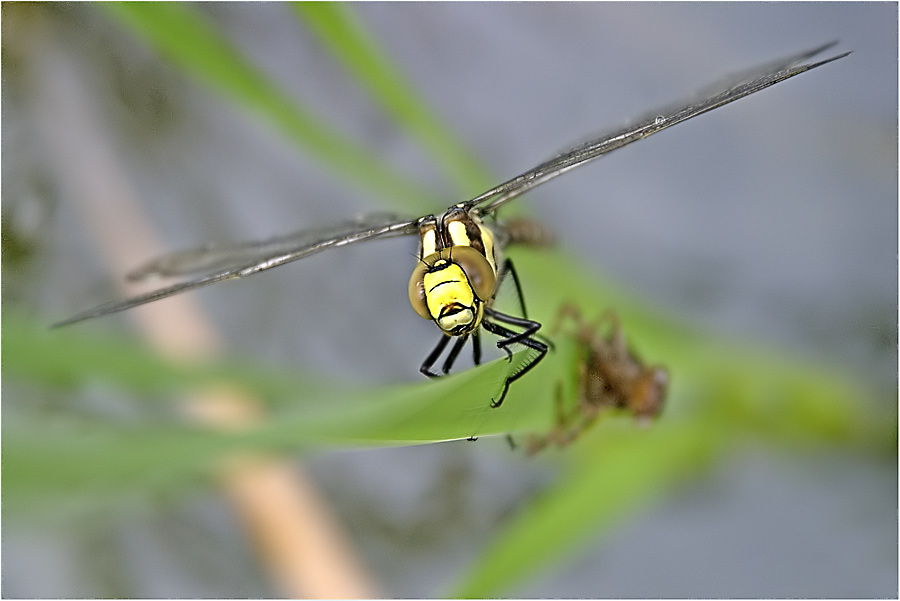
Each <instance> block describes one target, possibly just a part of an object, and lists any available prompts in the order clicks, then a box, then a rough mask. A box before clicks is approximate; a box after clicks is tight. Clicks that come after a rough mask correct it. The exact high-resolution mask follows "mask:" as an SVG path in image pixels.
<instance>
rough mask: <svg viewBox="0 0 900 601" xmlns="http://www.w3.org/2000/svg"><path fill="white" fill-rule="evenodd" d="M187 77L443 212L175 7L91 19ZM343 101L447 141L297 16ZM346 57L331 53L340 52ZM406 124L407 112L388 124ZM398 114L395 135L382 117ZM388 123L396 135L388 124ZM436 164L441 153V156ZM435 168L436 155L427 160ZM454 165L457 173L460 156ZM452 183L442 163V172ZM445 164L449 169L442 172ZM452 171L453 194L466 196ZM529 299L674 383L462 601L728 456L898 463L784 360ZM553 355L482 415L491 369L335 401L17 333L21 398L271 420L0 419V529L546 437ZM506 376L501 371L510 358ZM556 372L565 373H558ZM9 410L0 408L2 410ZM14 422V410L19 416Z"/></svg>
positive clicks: (878, 429) (562, 356) (664, 319)
mask: <svg viewBox="0 0 900 601" xmlns="http://www.w3.org/2000/svg"><path fill="white" fill-rule="evenodd" d="M104 6H105V7H106V8H107V10H109V11H111V12H112V13H113V14H115V15H117V16H118V17H119V18H120V19H121V20H122V21H123V22H125V23H127V24H128V25H129V26H130V27H132V29H133V30H134V31H136V32H138V33H139V34H140V35H141V36H143V37H144V38H145V39H147V40H148V41H149V42H150V44H151V45H152V46H153V47H155V48H156V49H157V50H159V51H160V52H161V53H162V54H163V55H165V56H166V57H167V58H168V59H169V60H171V61H172V62H173V63H174V64H176V65H178V66H179V67H180V68H182V69H183V70H184V71H185V72H186V73H188V74H189V75H191V76H192V77H194V78H196V79H198V80H200V81H202V82H203V83H205V84H206V85H208V86H210V87H211V88H212V89H213V90H215V91H217V92H218V93H220V94H222V96H223V97H225V98H229V99H231V100H233V101H235V102H236V103H237V104H238V105H240V106H243V107H244V108H246V109H249V110H250V111H251V112H254V113H256V114H258V115H260V116H261V117H263V118H264V119H266V120H267V121H269V122H270V124H272V125H274V126H275V127H276V128H277V129H278V130H279V131H280V132H282V133H284V134H285V135H286V136H287V137H288V138H289V139H292V140H293V141H294V142H296V143H297V144H298V146H300V147H301V148H303V149H304V150H305V151H306V152H308V153H310V155H311V156H313V157H315V158H317V159H318V160H320V161H321V162H322V163H323V164H325V165H327V166H328V167H329V168H330V169H331V170H332V171H334V172H335V173H338V174H341V175H343V176H345V177H347V178H349V179H352V180H353V181H354V182H356V183H357V184H358V185H362V186H364V187H365V188H366V189H368V190H371V191H373V192H375V193H378V194H380V195H381V196H382V197H385V198H390V200H391V201H392V202H403V203H405V204H406V206H407V207H409V208H410V209H411V210H413V209H415V210H420V209H421V210H422V211H423V212H424V211H431V210H434V209H435V208H439V207H440V206H441V204H440V201H438V200H437V199H434V198H432V197H431V195H430V194H429V193H428V192H427V191H424V190H421V189H418V188H417V186H416V185H415V184H411V183H409V181H408V180H406V178H403V177H400V176H396V175H394V174H393V173H392V172H391V171H390V170H389V169H388V168H387V167H386V166H385V165H383V164H382V163H381V161H380V160H379V159H378V158H377V154H375V153H371V152H367V151H366V150H364V149H361V148H359V147H358V146H356V145H355V144H352V143H350V142H347V141H345V140H343V138H342V137H341V136H340V135H338V134H337V133H336V132H335V131H334V130H333V129H332V128H329V127H328V126H326V125H325V124H324V122H323V121H322V120H321V119H319V118H318V117H316V116H314V115H312V114H310V112H309V111H308V110H306V109H304V108H303V107H302V105H300V104H299V103H298V102H297V101H296V100H295V99H292V98H289V97H288V95H287V94H285V93H284V92H283V91H282V90H280V89H279V88H278V87H277V86H276V85H275V84H274V83H273V82H271V81H270V80H269V79H268V78H267V77H266V76H265V75H264V74H262V73H261V72H260V71H259V70H258V69H257V68H256V67H254V66H253V65H251V64H250V62H249V61H247V60H246V59H245V58H244V57H243V55H242V54H241V53H240V52H239V51H238V50H237V49H235V48H234V47H233V45H232V44H231V43H230V42H228V41H227V40H226V39H225V38H224V37H223V36H222V35H221V34H220V33H219V32H218V31H216V30H215V28H214V27H213V26H212V25H211V24H210V23H209V22H208V20H207V19H206V18H205V17H203V16H202V14H201V13H200V12H199V11H198V10H197V9H196V8H195V7H193V6H191V5H184V4H168V3H165V4H150V3H129V4H116V5H104ZM298 10H299V11H300V12H302V13H304V16H305V17H306V18H307V20H308V22H310V24H311V26H312V27H314V29H315V30H316V31H317V33H318V35H319V36H320V37H321V39H322V40H323V41H324V42H325V43H326V45H327V46H328V47H329V48H330V49H331V50H332V52H335V53H336V55H337V57H336V58H337V59H338V60H339V61H341V62H342V63H343V64H344V65H345V67H346V68H347V70H348V72H349V73H350V74H351V75H352V76H353V77H355V78H356V79H357V80H358V83H359V85H360V86H363V87H365V88H367V89H370V90H371V91H372V94H373V96H374V97H376V98H377V99H378V101H379V102H380V103H381V104H382V106H383V107H384V108H385V110H387V111H388V112H389V113H391V114H393V115H394V118H395V119H398V122H402V123H403V124H404V125H403V126H404V127H406V128H407V129H409V130H410V131H412V132H416V133H415V135H416V136H417V137H419V138H420V139H422V140H426V139H427V140H429V141H428V142H427V145H429V146H430V147H433V146H434V145H435V144H437V143H439V140H440V138H441V136H442V135H444V134H446V131H445V130H444V132H443V134H442V133H441V132H442V128H441V127H440V126H435V122H434V121H433V120H432V118H431V117H430V116H428V115H427V111H426V110H425V109H424V106H423V105H422V103H421V101H420V100H418V99H417V98H415V96H414V95H413V94H412V93H410V92H409V89H408V86H406V85H405V84H402V85H403V86H404V87H403V93H398V94H393V93H392V91H391V90H386V89H385V86H388V85H389V84H390V83H391V82H393V83H396V82H398V81H401V80H400V76H399V75H398V73H399V72H398V71H397V70H396V69H394V68H392V67H391V66H390V63H389V62H388V61H387V59H386V58H385V57H384V56H383V55H382V54H381V53H380V51H378V50H377V49H375V45H374V43H373V42H372V41H371V40H369V39H368V37H367V35H366V34H365V33H364V32H363V31H361V28H360V27H359V25H358V24H357V23H355V22H353V21H352V19H351V18H350V17H349V15H348V14H347V12H346V11H345V10H344V8H343V7H333V6H328V7H316V6H312V7H301V8H300V9H298ZM344 44H346V46H344ZM404 107H405V108H404ZM404 111H407V112H409V113H411V116H410V117H408V118H404V117H401V116H400V114H399V113H402V112H404ZM402 119H406V120H405V121H403V120H402ZM445 142H446V143H447V144H448V145H450V146H454V145H456V144H458V143H457V142H456V141H454V140H452V139H450V138H449V137H446V138H445ZM432 152H435V148H432ZM460 156H464V155H460ZM441 160H442V161H443V164H445V165H447V164H450V161H451V159H450V158H443V159H441ZM452 160H457V159H452ZM464 165H465V161H462V160H460V161H459V163H458V164H457V166H456V167H453V170H454V178H455V179H456V180H457V181H459V182H461V185H466V186H469V185H471V184H469V183H468V182H467V181H465V180H466V178H469V177H471V178H472V181H474V179H475V178H476V177H480V175H478V174H477V173H476V171H475V170H470V168H469V167H465V166H464ZM511 254H512V255H513V257H514V258H515V260H516V264H517V268H518V271H519V273H520V274H522V276H523V277H524V279H527V280H528V283H529V288H528V302H529V306H530V308H531V313H532V316H533V317H535V318H537V319H538V320H540V321H542V322H543V323H545V324H551V323H552V322H553V320H554V318H555V315H556V311H557V310H558V307H559V305H560V304H561V303H562V302H565V301H574V302H576V303H577V304H578V305H579V306H580V307H581V308H582V310H583V311H584V312H585V314H586V315H587V316H588V317H592V316H594V315H595V314H600V313H602V312H603V311H604V310H606V309H607V308H611V307H612V308H615V309H616V311H617V312H618V313H619V315H620V317H621V318H622V322H623V326H624V328H625V331H626V333H627V335H628V336H629V339H630V340H631V341H632V343H633V344H634V346H635V347H636V349H637V350H638V351H639V353H640V354H641V355H642V356H643V357H645V358H646V359H647V360H648V361H649V362H653V363H662V364H665V365H666V366H667V367H668V368H669V370H670V373H671V375H672V388H671V394H670V399H669V403H668V406H667V409H666V412H665V414H664V415H663V418H662V419H661V421H660V422H658V423H657V424H656V425H655V426H654V427H652V428H650V429H649V430H647V431H637V430H636V429H635V428H634V427H633V426H632V425H631V424H630V422H628V421H627V420H624V421H623V420H619V421H610V422H609V423H601V424H599V425H598V427H597V429H596V430H595V431H594V432H592V433H589V434H588V435H586V436H585V437H584V439H583V440H581V441H579V443H578V444H576V445H574V446H573V447H572V448H571V449H569V450H567V452H566V453H559V454H558V455H559V456H560V457H561V458H564V459H565V460H566V464H565V468H566V471H565V472H564V474H563V476H562V477H561V479H560V480H559V482H558V483H557V485H556V486H554V487H551V488H548V489H547V490H546V492H545V494H544V495H542V496H541V497H540V498H539V499H537V500H535V501H534V502H533V503H529V504H528V505H526V507H525V508H524V509H523V511H522V512H521V513H520V514H519V515H518V516H517V517H515V518H514V519H513V520H511V522H510V523H509V524H508V525H507V526H506V527H504V529H503V530H502V531H501V532H500V533H499V535H498V537H497V539H496V540H495V541H493V542H492V543H491V544H489V545H488V547H487V548H486V549H485V551H484V554H483V556H482V557H480V558H478V559H477V560H476V562H475V563H474V567H473V568H472V571H471V572H470V573H469V574H467V575H465V576H464V577H463V578H462V579H461V581H462V584H461V587H460V589H459V592H460V593H461V594H462V595H464V596H481V595H493V594H498V593H499V592H502V591H505V590H508V589H509V588H510V587H512V586H515V585H517V584H519V583H521V581H522V579H523V578H525V577H527V576H530V575H532V574H534V573H535V571H536V570H537V569H538V568H540V567H543V566H545V565H546V564H547V563H548V562H549V561H552V560H556V559H558V558H559V557H560V556H561V555H562V554H563V553H565V552H570V551H571V549H573V548H576V547H577V544H578V543H579V542H583V541H584V540H585V538H586V536H587V535H588V533H595V532H596V531H597V530H598V529H603V528H609V527H610V525H611V524H613V523H614V522H615V521H616V520H617V519H619V518H621V516H623V515H624V514H625V512H627V511H633V509H634V508H635V507H639V506H641V505H642V504H645V503H646V502H648V500H649V499H650V498H652V497H653V496H654V495H655V494H657V493H659V492H660V491H664V490H665V489H666V488H670V487H672V486H674V485H675V484H677V483H678V482H679V481H683V480H684V479H685V478H686V477H688V476H689V475H690V474H691V473H694V472H696V471H697V470H699V469H702V468H703V467H704V466H706V465H708V463H709V461H710V459H712V458H714V457H716V456H718V455H719V454H720V452H721V450H722V449H725V448H727V446H728V445H730V444H734V443H736V442H740V441H742V440H756V441H762V442H764V443H767V444H771V443H773V442H777V443H778V444H782V445H797V444H799V445H808V444H833V443H835V442H840V443H845V444H852V445H855V446H857V447H860V448H865V449H871V450H875V451H877V452H884V453H894V454H895V453H896V421H897V417H896V411H895V410H894V411H893V412H892V413H889V414H888V415H881V414H879V413H878V412H877V411H875V410H874V409H873V407H872V405H871V402H870V401H871V400H872V399H871V398H870V396H871V393H870V392H868V390H867V389H866V387H865V386H863V385H861V384H860V383H858V382H856V381H854V380H853V379H852V378H851V377H849V376H848V375H844V374H841V373H840V372H839V371H836V370H834V369H831V368H829V367H827V366H819V365H815V364H810V363H809V362H805V361H801V360H798V359H797V358H796V357H791V356H787V355H786V354H784V353H776V352H772V351H771V350H769V349H757V348H753V347H751V346H749V345H747V344H745V343H734V342H727V341H721V340H719V339H717V338H714V337H712V336H709V335H706V334H704V333H702V332H698V331H697V330H696V329H695V328H693V327H689V326H687V325H686V324H683V323H678V322H677V321H676V320H673V319H672V318H671V317H669V316H667V315H665V313H664V312H662V311H659V310H658V309H656V308H654V307H652V306H648V305H647V304H646V303H644V302H642V301H641V300H640V299H636V298H634V297H633V295H630V294H628V293H626V292H624V291H623V290H620V289H617V288H616V287H615V286H614V285H613V284H612V283H611V282H609V281H603V282H601V280H600V278H598V277H597V276H596V274H594V273H592V272H590V271H589V270H587V269H584V268H583V267H582V266H581V265H580V264H579V262H578V261H577V260H575V259H573V258H572V257H571V256H568V255H566V254H565V253H563V252H536V251H531V250H512V252H511ZM567 343H568V342H567V341H566V340H564V339H558V340H557V341H556V344H557V350H558V352H554V353H551V354H550V356H548V358H547V359H546V360H545V362H544V363H543V364H542V365H541V366H540V367H539V368H538V369H536V370H535V371H534V372H533V373H532V374H529V376H528V378H526V381H525V382H522V383H518V384H515V385H514V386H513V388H512V390H511V392H510V396H509V398H508V399H507V401H506V403H505V404H504V405H503V407H502V408H501V409H497V410H492V409H490V408H489V407H488V403H489V399H490V398H492V397H493V396H494V395H495V394H496V392H497V391H498V389H499V386H500V385H501V384H502V381H503V378H504V377H505V375H506V373H507V370H508V368H509V365H508V364H507V363H506V362H505V360H503V359H501V360H498V361H494V362H491V363H489V364H486V365H484V366H482V367H480V368H477V369H472V370H468V371H465V372H462V373H459V374H456V375H454V376H451V377H447V378H442V379H440V380H438V381H421V382H419V383H416V384H410V385H403V386H390V387H382V388H378V389H374V390H371V389H369V390H365V391H359V390H352V389H347V388H346V387H343V386H340V385H339V384H337V383H332V382H323V381H320V380H319V379H317V378H311V377H305V376H300V375H297V374H295V373H290V374H273V373H272V372H271V371H270V370H262V369H258V368H254V367H252V366H240V365H233V364H232V365H229V366H224V365H217V366H188V367H185V366H174V365H171V364H170V363H169V362H167V361H164V360H160V359H159V358H157V357H155V356H153V355H152V354H150V353H147V352H146V351H145V350H143V349H141V348H140V347H139V346H137V345H135V344H133V343H129V342H122V341H110V340H104V339H99V338H89V337H88V336H86V335H83V334H81V333H79V334H75V333H69V332H66V333H65V335H63V334H62V333H60V332H53V333H48V332H46V331H42V328H39V327H38V326H35V325H34V324H29V323H27V322H24V321H15V320H10V319H8V316H7V318H5V319H4V323H3V350H4V351H5V353H6V354H5V361H4V376H6V377H9V376H12V377H14V378H17V379H19V380H22V381H24V382H27V383H29V385H32V386H36V385H45V386H46V385H50V386H60V385H75V384H78V383H81V382H88V381H94V380H92V378H98V379H100V380H102V381H104V382H108V383H112V384H113V385H114V386H118V387H121V388H123V389H125V390H132V391H138V392H146V391H151V392H163V391H165V392H168V391H180V390H185V389H187V390H191V389H200V388H202V387H203V386H207V385H210V384H216V385H219V384H221V383H223V382H224V383H227V384H229V385H233V386H238V387H239V388H241V389H245V390H249V391H253V392H256V393H257V394H259V395H261V396H263V397H265V398H266V399H267V401H268V402H269V406H270V407H271V408H272V412H271V414H270V415H269V416H268V417H267V418H266V419H265V421H263V422H262V423H260V424H259V425H258V426H256V427H255V428H253V429H252V430H248V431H245V432H241V433H224V432H212V431H209V430H208V429H202V428H199V427H195V426H190V425H187V424H181V423H174V422H173V423H157V424H146V423H139V424H135V423H119V422H114V421H112V420H109V421H98V420H96V419H91V420H88V419H85V418H84V417H75V416H68V417H66V418H64V419H46V416H41V415H37V416H27V417H23V416H22V415H20V410H19V408H18V407H17V409H16V411H12V412H10V411H8V410H7V411H5V415H4V417H6V418H7V419H6V420H4V425H3V428H4V432H3V434H4V437H3V458H4V466H3V467H4V473H3V483H4V484H5V485H6V488H5V491H4V501H5V502H6V506H5V507H6V510H7V512H6V513H5V515H7V514H12V515H18V514H20V513H25V512H26V511H29V510H32V509H35V508H36V507H39V506H41V507H44V508H45V509H46V508H52V507H60V506H63V505H67V504H68V505H69V506H72V504H74V505H76V506H78V507H80V508H83V507H91V506H93V505H94V504H95V503H98V504H99V503H101V502H104V501H106V500H107V499H109V498H119V499H127V498H135V497H136V496H139V493H140V492H144V491H147V490H158V489H160V488H167V487H178V486H184V485H185V484H186V483H189V482H194V481H197V480H203V479H205V478H208V477H209V476H211V475H212V474H214V473H215V470H216V469H217V466H219V465H220V463H219V462H220V460H221V459H222V458H223V457H226V456H228V454H229V453H231V452H236V451H239V450H241V451H246V450H251V449H253V450H263V451H265V450H268V451H279V452H284V451H297V450H302V449H304V448H306V447H308V446H311V445H315V446H316V447H317V448H319V447H322V446H328V445H335V446H338V445H341V446H343V445H378V444H416V443H421V442H428V441H435V440H444V439H450V438H461V437H467V436H470V435H472V434H481V435H484V434H491V433H504V432H528V431H535V430H536V431H540V430H545V429H547V428H550V427H551V426H552V420H553V412H552V395H553V393H554V390H555V385H556V382H557V380H558V379H559V378H561V377H565V374H568V373H570V372H571V368H572V365H571V357H573V356H574V355H573V353H568V352H565V350H564V349H565V345H566V344H567ZM516 360H518V356H517V358H516ZM566 361H569V364H567V363H566ZM7 406H8V405H7ZM21 413H24V410H22V411H21Z"/></svg>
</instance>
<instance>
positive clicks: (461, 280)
mask: <svg viewBox="0 0 900 601" xmlns="http://www.w3.org/2000/svg"><path fill="white" fill-rule="evenodd" d="M496 281H497V276H496V273H495V272H494V270H493V268H492V267H491V265H490V263H488V260H487V259H485V257H484V255H482V254H481V253H479V252H478V251H477V250H475V249H474V248H472V247H471V246H463V245H460V246H451V247H448V248H444V249H441V250H440V251H438V252H436V253H432V254H431V255H429V256H427V257H425V258H424V259H422V260H421V261H420V262H419V264H418V265H417V266H416V268H415V270H413V274H412V277H411V278H410V279H409V302H410V303H411V304H412V306H413V309H415V310H416V313H418V314H419V315H420V316H422V317H424V318H425V319H431V320H433V321H434V322H435V323H436V324H437V326H438V327H439V328H440V329H441V330H442V331H443V332H444V333H446V334H448V335H450V336H462V335H464V334H469V333H470V332H472V331H473V330H475V328H477V327H478V326H479V325H480V324H481V318H482V317H483V316H484V303H485V302H487V301H488V300H490V298H491V297H492V296H493V294H494V285H495V283H496Z"/></svg>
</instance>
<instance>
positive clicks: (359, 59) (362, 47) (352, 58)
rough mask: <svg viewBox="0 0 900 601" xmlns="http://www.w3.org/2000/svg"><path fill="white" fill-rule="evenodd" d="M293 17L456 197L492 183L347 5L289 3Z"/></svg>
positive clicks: (333, 3) (490, 178) (472, 156)
mask: <svg viewBox="0 0 900 601" xmlns="http://www.w3.org/2000/svg"><path fill="white" fill-rule="evenodd" d="M293 7H294V12H295V14H296V15H297V16H298V18H299V19H300V20H301V21H302V22H303V23H304V24H305V25H306V26H307V27H308V28H309V29H310V30H311V31H312V32H313V33H314V34H316V36H317V37H318V39H319V41H320V42H321V43H322V45H323V46H325V48H327V49H328V50H329V51H330V52H331V53H332V54H333V55H334V57H335V59H336V60H337V61H338V62H339V63H340V64H341V65H342V66H343V67H344V69H345V70H346V71H347V72H348V73H349V75H350V76H351V77H352V78H353V79H354V80H355V81H356V82H357V83H358V84H359V85H360V87H362V88H364V89H365V90H367V91H368V93H369V95H370V97H371V98H372V99H373V100H374V101H375V102H377V103H378V104H379V105H380V106H381V108H382V110H383V111H384V112H385V113H386V114H387V115H389V116H390V117H392V118H393V120H394V121H395V122H396V123H397V125H398V126H400V127H401V128H403V129H405V130H406V131H407V132H409V133H410V134H411V135H412V136H413V137H414V138H415V139H416V140H418V141H419V143H420V144H421V145H422V147H423V148H424V149H425V150H427V151H428V152H429V153H430V154H431V156H432V157H433V158H434V159H435V160H436V161H437V162H438V164H439V165H441V166H442V168H443V169H444V170H445V171H446V173H447V174H448V175H449V176H450V177H451V178H452V180H453V181H454V182H455V184H456V187H457V189H458V192H459V193H460V194H461V195H467V194H469V195H470V194H474V193H477V192H478V191H480V190H483V189H486V188H488V187H490V186H492V185H493V184H494V181H493V179H494V178H493V177H492V176H491V175H490V174H489V173H488V172H487V171H486V170H485V169H484V167H483V166H482V163H481V162H480V161H479V160H477V159H476V158H475V157H474V155H473V154H472V153H471V152H470V151H469V150H468V149H467V148H465V146H464V145H463V144H462V143H461V142H460V141H459V140H458V139H457V137H456V136H455V135H454V134H453V132H452V131H451V130H450V129H449V128H447V127H446V126H444V124H443V123H442V122H441V120H440V119H438V117H437V116H436V115H435V114H434V113H433V112H432V111H431V110H430V108H429V106H428V104H427V103H426V102H424V101H423V100H422V99H421V97H420V96H419V94H417V93H416V91H415V89H414V87H413V86H412V85H411V84H410V83H409V82H408V81H407V80H406V79H405V78H404V77H403V75H402V73H401V71H400V70H399V69H398V68H397V67H396V66H395V64H394V62H393V61H392V60H391V59H390V58H389V57H388V56H387V54H386V53H385V52H384V50H383V49H382V48H381V47H380V45H379V44H378V42H377V40H376V39H374V38H373V37H372V36H371V35H369V34H368V32H367V31H366V29H365V26H364V24H363V23H362V22H361V21H360V19H359V18H358V17H357V15H356V14H355V10H354V8H353V7H352V6H351V5H349V4H343V3H338V2H294V3H293Z"/></svg>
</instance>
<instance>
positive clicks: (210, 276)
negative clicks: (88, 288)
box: [53, 213, 418, 327]
mask: <svg viewBox="0 0 900 601" xmlns="http://www.w3.org/2000/svg"><path fill="white" fill-rule="evenodd" d="M417 221H418V220H417V219H409V218H405V217H400V216H398V215H393V214H386V213H379V214H374V215H368V216H364V217H360V218H359V219H355V220H351V221H346V222H343V223H339V224H336V225H332V226H327V227H322V228H316V229H308V230H301V231H299V232H296V233H294V234H289V235H287V236H281V237H278V238H272V239H270V240H265V241H262V242H245V243H240V244H234V245H227V246H207V247H203V248H198V249H193V250H188V251H182V252H178V253H174V254H171V255H166V256H164V257H160V258H159V259H156V260H154V261H151V262H150V263H147V264H146V265H144V266H143V267H141V268H139V269H137V270H135V271H134V272H132V273H131V274H129V276H128V277H129V278H130V279H140V280H145V279H148V278H152V277H169V276H187V275H196V276H197V277H195V278H193V279H191V280H188V281H184V282H181V283H178V284H174V285H172V286H167V287H165V288H160V289H158V290H154V291H152V292H147V293H145V294H140V295H138V296H134V297H131V298H128V299H125V300H120V301H112V302H109V303H106V304H103V305H100V306H99V307H96V308H94V309H90V310H88V311H85V312H83V313H79V314H78V315H75V316H73V317H70V318H69V319H66V320H64V321H61V322H59V323H57V324H54V326H53V327H59V326H64V325H69V324H72V323H75V322H78V321H83V320H85V319H91V318H93V317H100V316H102V315H108V314H110V313H118V312H119V311H124V310H126V309H131V308H132V307H137V306H139V305H144V304H146V303H151V302H153V301H157V300H160V299H163V298H167V297H170V296H173V295H175V294H180V293H182V292H187V291H189V290H194V289H196V288H201V287H203V286H208V285H209V284H214V283H216V282H221V281H224V280H232V279H237V278H242V277H244V276H247V275H250V274H253V273H257V272H260V271H265V270H266V269H271V268H273V267H278V266H279V265H284V264H285V263H290V262H291V261H296V260H297V259H302V258H303V257H307V256H309V255H311V254H314V253H317V252H319V251H321V250H325V249H326V248H333V247H337V246H345V245H347V244H354V243H356V242H362V241H364V240H372V239H375V238H391V237H396V236H408V235H411V234H415V233H417V231H418V228H417V226H416V224H417Z"/></svg>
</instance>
